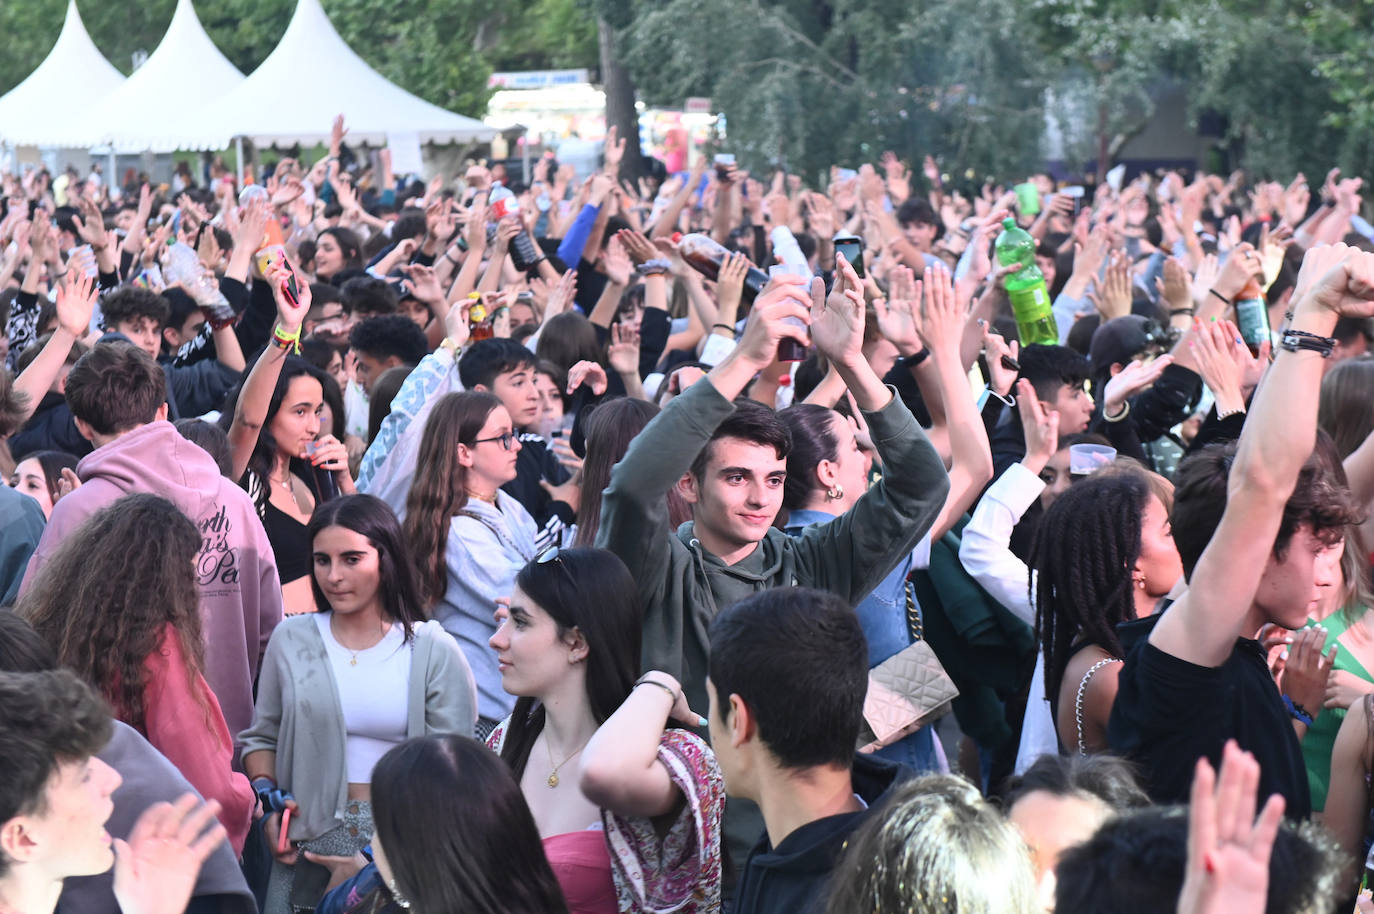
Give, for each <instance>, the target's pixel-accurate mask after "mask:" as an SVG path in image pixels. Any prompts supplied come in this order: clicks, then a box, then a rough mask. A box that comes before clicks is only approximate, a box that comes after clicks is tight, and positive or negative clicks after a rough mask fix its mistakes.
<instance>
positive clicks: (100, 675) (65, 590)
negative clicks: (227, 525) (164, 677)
mask: <svg viewBox="0 0 1374 914" xmlns="http://www.w3.org/2000/svg"><path fill="white" fill-rule="evenodd" d="M201 544H202V540H201V535H200V531H199V530H198V529H197V528H196V525H195V524H194V523H192V521H191V519H190V518H188V517H187V516H186V515H185V514H182V513H181V511H179V510H177V507H176V505H174V504H172V503H171V502H170V501H168V500H167V499H165V498H163V497H161V496H159V495H149V494H138V495H125V496H124V497H123V498H120V499H119V500H117V501H115V502H113V503H112V504H110V505H109V506H107V507H105V508H102V509H101V510H99V511H97V512H96V513H95V514H93V515H91V516H90V517H89V518H88V519H87V520H86V521H85V522H84V523H83V524H82V525H81V526H80V527H78V528H77V529H76V531H75V532H73V533H72V535H71V536H70V537H68V538H67V539H66V540H64V541H63V543H62V545H61V546H60V547H58V549H57V552H56V553H54V555H53V557H52V559H51V560H50V561H49V562H48V563H47V564H46V565H45V566H44V567H43V569H42V571H40V572H39V573H38V576H37V578H36V580H35V581H34V585H33V588H32V589H31V590H29V592H28V593H26V594H25V595H24V596H23V597H22V598H21V599H20V600H19V603H18V605H16V606H15V611H16V612H17V613H18V614H19V615H21V616H23V617H24V618H25V619H27V620H28V621H29V624H31V625H32V626H33V628H34V630H35V631H37V632H38V634H40V635H42V636H43V638H44V640H46V641H47V642H48V644H50V645H52V648H53V651H54V652H55V653H56V654H57V660H58V663H60V664H61V665H62V666H65V667H69V668H70V669H72V670H73V671H74V672H75V673H76V674H77V675H79V676H80V677H81V678H82V679H85V680H86V681H87V682H89V683H90V684H91V685H93V686H94V687H95V688H96V689H97V690H99V691H100V692H101V694H103V695H104V696H105V698H106V700H108V701H109V702H110V704H111V705H112V706H113V707H114V709H115V713H116V714H117V715H118V716H119V719H120V720H122V721H124V722H125V723H127V724H128V725H129V726H131V727H133V728H135V729H137V730H143V729H144V728H145V726H146V720H145V716H144V715H145V709H144V704H143V693H144V690H145V688H146V687H147V685H148V673H147V668H146V666H145V662H146V661H147V659H148V657H149V656H150V655H151V654H153V653H154V652H155V651H157V650H158V647H159V645H160V644H161V643H162V638H163V632H164V630H165V629H166V628H167V626H168V625H170V626H171V627H172V631H173V633H174V634H173V637H175V638H176V639H177V641H178V644H179V646H180V648H181V654H182V656H183V657H184V658H185V660H186V673H187V676H188V677H189V679H190V688H191V689H192V691H196V687H195V684H196V683H197V682H198V681H199V679H200V675H201V671H202V670H203V669H204V667H205V643H204V640H203V635H202V631H201V617H200V590H199V588H198V587H197V586H196V561H197V558H198V556H199V555H200V550H201ZM197 698H198V700H199V701H200V702H201V708H202V710H203V711H204V712H205V714H206V719H207V722H208V720H209V702H208V701H207V699H206V696H204V695H199V694H198V695H197Z"/></svg>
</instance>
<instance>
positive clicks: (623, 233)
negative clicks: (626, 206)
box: [615, 229, 658, 266]
mask: <svg viewBox="0 0 1374 914" xmlns="http://www.w3.org/2000/svg"><path fill="white" fill-rule="evenodd" d="M615 237H617V238H619V239H620V243H621V244H623V245H625V253H627V254H629V255H630V259H631V260H633V261H634V263H635V266H639V265H641V264H643V263H645V262H647V261H650V260H653V259H654V258H655V257H657V256H658V249H657V248H656V247H654V245H653V243H652V242H650V241H649V239H648V238H646V237H644V233H643V232H636V231H635V230H634V229H621V230H620V231H618V232H616V233H615Z"/></svg>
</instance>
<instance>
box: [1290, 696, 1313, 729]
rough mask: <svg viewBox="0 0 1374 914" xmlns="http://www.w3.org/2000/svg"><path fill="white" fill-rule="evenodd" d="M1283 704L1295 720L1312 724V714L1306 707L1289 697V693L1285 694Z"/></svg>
mask: <svg viewBox="0 0 1374 914" xmlns="http://www.w3.org/2000/svg"><path fill="white" fill-rule="evenodd" d="M1283 704H1284V707H1286V708H1287V709H1288V713H1289V714H1290V715H1292V717H1293V719H1294V720H1296V721H1298V722H1300V723H1302V724H1304V725H1306V726H1308V727H1310V726H1312V715H1311V714H1309V713H1308V712H1307V709H1306V708H1304V707H1303V706H1302V705H1300V704H1296V703H1294V701H1293V699H1291V698H1289V697H1288V696H1287V695H1285V696H1283Z"/></svg>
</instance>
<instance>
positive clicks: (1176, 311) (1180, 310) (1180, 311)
mask: <svg viewBox="0 0 1374 914" xmlns="http://www.w3.org/2000/svg"><path fill="white" fill-rule="evenodd" d="M1217 297H1218V298H1220V297H1221V296H1217ZM1228 304H1229V303H1228ZM1196 313H1197V310H1196V309H1194V308H1170V309H1169V316H1170V317H1176V316H1178V315H1180V314H1187V315H1189V316H1192V315H1194V314H1196Z"/></svg>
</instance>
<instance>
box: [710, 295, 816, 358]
mask: <svg viewBox="0 0 1374 914" xmlns="http://www.w3.org/2000/svg"><path fill="white" fill-rule="evenodd" d="M813 294H814V289H813V288H812V286H809V285H807V283H806V280H804V279H799V278H797V277H795V276H784V277H777V278H775V279H773V280H771V281H770V282H769V283H768V286H767V287H766V288H765V289H764V290H763V292H761V293H760V294H759V297H758V298H757V299H755V301H754V307H753V308H752V309H750V311H749V321H748V323H746V324H745V325H744V333H743V334H742V335H741V336H740V338H739V343H738V344H737V345H736V346H735V350H734V352H733V353H731V355H732V357H735V358H739V359H741V360H743V361H744V362H745V364H747V365H749V366H751V367H752V368H753V369H754V370H755V371H762V370H763V369H765V368H767V367H768V366H769V365H771V364H772V363H773V360H774V358H775V357H776V356H777V353H778V342H779V341H780V340H782V339H784V338H786V339H792V340H796V341H797V342H799V343H801V344H802V345H803V346H805V345H807V344H808V343H809V342H810V341H809V340H808V339H807V336H806V325H807V324H810V323H811V314H812V312H811V310H809V309H810V308H811V305H812V297H813ZM822 294H824V286H823V285H822Z"/></svg>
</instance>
